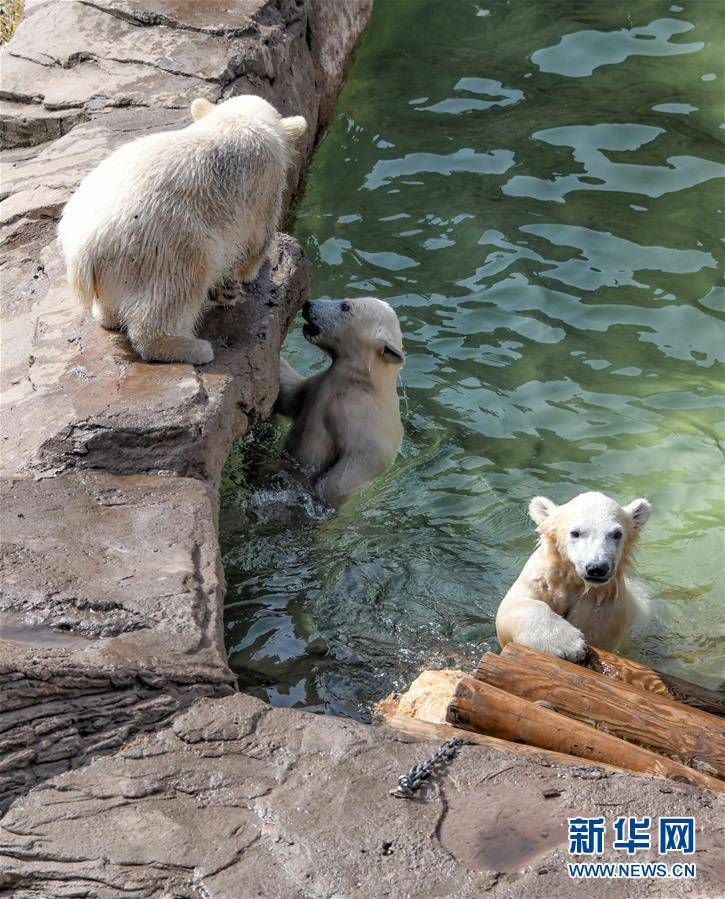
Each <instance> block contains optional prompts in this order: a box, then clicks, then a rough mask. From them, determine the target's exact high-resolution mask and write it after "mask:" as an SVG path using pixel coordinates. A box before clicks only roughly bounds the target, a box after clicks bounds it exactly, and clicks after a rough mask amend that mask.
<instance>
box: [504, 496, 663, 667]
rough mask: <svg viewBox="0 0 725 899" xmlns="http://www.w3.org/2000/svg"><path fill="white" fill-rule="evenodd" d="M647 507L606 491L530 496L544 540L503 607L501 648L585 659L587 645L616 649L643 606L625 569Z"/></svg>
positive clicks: (642, 601) (641, 595)
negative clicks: (557, 499)
mask: <svg viewBox="0 0 725 899" xmlns="http://www.w3.org/2000/svg"><path fill="white" fill-rule="evenodd" d="M650 510H651V506H650V504H649V503H648V502H647V500H646V499H635V500H634V501H633V502H631V503H630V504H629V505H628V506H624V507H622V506H620V505H619V504H618V503H616V502H615V501H614V500H613V499H610V498H609V497H608V496H605V495H604V494H603V493H582V494H580V495H579V496H577V497H575V498H574V499H573V500H571V501H570V502H568V503H566V504H565V505H563V506H556V505H554V503H553V502H552V501H551V500H550V499H547V498H546V497H544V496H537V497H535V498H534V499H532V500H531V503H530V504H529V515H530V516H531V518H532V519H533V520H534V521H535V522H536V524H537V525H538V528H537V530H538V532H539V545H538V547H537V549H536V551H535V552H534V554H533V555H532V556H531V557H530V558H529V561H528V562H527V563H526V565H525V566H524V569H523V571H522V572H521V574H520V575H519V578H518V580H517V581H516V583H515V584H514V585H513V587H511V589H510V590H509V592H508V593H507V594H506V596H505V598H504V599H503V601H502V603H501V605H500V606H499V609H498V613H497V615H496V634H497V636H498V640H499V643H500V644H501V646H502V647H503V646H505V645H506V644H507V643H509V642H512V641H513V642H514V643H522V644H523V645H525V646H530V647H531V648H532V649H538V650H540V651H542V652H548V653H551V654H552V655H555V656H561V657H562V658H564V659H569V660H570V661H579V660H580V659H582V658H584V656H585V654H586V643H591V644H592V645H594V646H598V647H600V648H602V649H612V648H614V646H616V644H617V643H618V642H619V641H620V640H621V638H622V637H623V636H624V635H625V633H626V632H627V631H628V630H629V628H630V627H631V626H632V624H633V623H634V621H635V619H636V618H638V617H639V616H640V614H642V613H644V612H645V611H646V598H645V596H644V595H643V593H642V592H641V591H638V590H637V588H636V586H635V585H634V584H632V583H631V582H630V581H628V580H627V578H626V577H625V572H626V570H627V568H628V566H629V564H630V562H631V558H632V552H633V550H634V546H635V544H636V542H637V538H638V536H639V531H640V529H641V528H642V527H643V526H644V524H645V522H646V521H647V519H648V518H649V514H650Z"/></svg>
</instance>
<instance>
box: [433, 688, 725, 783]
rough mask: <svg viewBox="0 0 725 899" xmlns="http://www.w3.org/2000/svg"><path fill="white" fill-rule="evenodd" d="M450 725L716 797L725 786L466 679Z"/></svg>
mask: <svg viewBox="0 0 725 899" xmlns="http://www.w3.org/2000/svg"><path fill="white" fill-rule="evenodd" d="M448 722H449V723H450V724H453V725H455V726H456V727H462V728H463V729H464V730H473V731H477V732H478V733H483V734H488V735H489V736H492V737H499V738H500V739H502V740H511V741H515V742H521V743H527V744H528V745H529V746H539V747H540V748H541V749H550V750H552V751H554V752H563V753H564V754H566V755H575V756H578V757H579V758H583V759H590V760H591V761H593V762H600V763H601V762H604V763H605V764H608V765H614V766H616V767H618V768H626V769H627V770H629V771H637V772H639V773H641V774H652V775H655V776H659V777H667V778H669V779H670V780H676V781H681V782H684V783H689V784H693V785H695V786H698V787H703V788H705V789H709V790H714V791H715V792H718V793H724V792H725V783H723V781H721V780H718V779H717V778H715V777H711V776H709V775H708V774H703V773H702V772H700V771H695V770H694V769H692V768H688V767H687V766H686V765H682V764H680V763H679V762H675V761H672V760H671V759H668V758H665V757H664V756H661V755H657V753H654V752H650V751H649V750H648V749H644V748H642V747H641V746H635V745H633V744H632V743H627V742H625V741H624V740H620V739H619V738H618V737H614V736H612V735H611V734H607V733H604V732H603V731H600V730H597V729H596V728H594V727H590V726H589V725H588V724H583V723H582V722H581V721H576V720H574V719H573V718H566V717H565V716H563V715H560V714H559V713H558V712H552V711H550V710H549V709H546V708H543V707H542V706H540V705H536V703H533V702H529V701H528V700H527V699H521V698H520V697H519V696H514V695H513V694H511V693H506V692H505V691H504V690H499V689H498V688H497V687H492V686H491V685H490V684H485V683H483V682H482V681H479V680H476V679H475V678H473V677H469V676H468V675H464V676H463V678H461V680H460V682H459V684H458V687H457V688H456V692H455V694H454V696H453V699H452V701H451V704H450V706H449V707H448Z"/></svg>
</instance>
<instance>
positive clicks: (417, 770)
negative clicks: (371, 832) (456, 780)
mask: <svg viewBox="0 0 725 899" xmlns="http://www.w3.org/2000/svg"><path fill="white" fill-rule="evenodd" d="M469 742H470V741H469V740H462V739H461V738H460V737H454V738H453V739H452V740H448V741H447V742H445V743H441V745H440V748H439V749H438V750H437V751H436V752H434V753H433V755H432V756H431V757H430V758H429V759H428V760H427V761H425V762H421V763H420V764H419V765H413V767H412V768H411V769H410V771H408V772H407V773H406V774H401V775H400V777H399V778H398V786H397V787H395V789H393V790H390V795H391V796H395V797H396V798H398V799H413V798H415V794H416V793H417V792H418V790H419V789H420V788H421V787H422V786H423V781H424V780H426V779H427V778H428V777H430V776H431V773H432V772H433V769H434V768H435V767H436V765H439V764H440V763H441V762H450V761H451V759H454V758H455V757H456V755H457V753H458V750H459V748H460V747H461V746H465V745H467V744H469Z"/></svg>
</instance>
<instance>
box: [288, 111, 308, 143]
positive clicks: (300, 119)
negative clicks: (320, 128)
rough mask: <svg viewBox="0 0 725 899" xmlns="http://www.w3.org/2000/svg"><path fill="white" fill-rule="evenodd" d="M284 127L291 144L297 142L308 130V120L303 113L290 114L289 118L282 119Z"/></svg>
mask: <svg viewBox="0 0 725 899" xmlns="http://www.w3.org/2000/svg"><path fill="white" fill-rule="evenodd" d="M282 127H283V128H284V130H285V131H286V132H287V140H288V141H289V142H290V143H291V144H296V143H297V141H298V140H299V139H300V138H301V137H302V135H303V134H304V133H305V132H306V131H307V120H306V119H305V117H304V116H301V115H293V116H289V118H286V119H282Z"/></svg>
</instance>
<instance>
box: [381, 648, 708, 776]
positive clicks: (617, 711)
mask: <svg viewBox="0 0 725 899" xmlns="http://www.w3.org/2000/svg"><path fill="white" fill-rule="evenodd" d="M585 665H586V666H587V667H584V666H583V665H575V664H573V663H571V662H566V661H563V660H562V659H558V658H556V657H554V656H550V655H547V654H545V653H540V652H536V651H535V650H533V649H529V648H528V647H525V646H520V645H518V644H514V643H509V644H508V645H507V646H506V647H505V648H504V650H503V652H502V653H501V655H495V654H494V653H486V655H485V656H484V657H483V658H482V659H481V661H480V663H479V665H478V669H477V670H476V672H475V674H474V675H473V676H470V675H467V674H464V673H463V672H461V671H425V672H423V674H422V675H421V676H420V677H419V678H418V679H417V680H416V681H415V682H414V683H413V684H412V685H411V687H410V689H409V690H408V691H407V692H406V693H405V694H403V695H402V696H399V695H393V696H391V697H388V698H387V699H386V700H385V701H384V702H383V703H382V704H381V711H382V713H383V714H384V715H385V717H386V718H387V720H388V723H389V724H390V725H392V726H393V727H396V728H398V729H400V730H404V731H406V732H408V733H414V734H417V735H419V736H421V737H425V736H428V737H429V738H438V737H440V738H442V739H449V738H450V737H452V736H464V737H465V738H466V739H468V740H470V741H471V742H475V743H479V744H481V745H485V746H488V747H489V748H491V749H495V750H496V749H501V750H506V751H508V752H515V753H517V754H519V755H527V756H534V757H537V758H538V759H539V760H541V761H546V762H548V763H555V764H559V765H562V764H565V765H572V764H576V765H581V764H597V765H600V766H604V767H607V768H615V769H617V770H625V771H636V772H640V773H645V774H652V775H657V776H660V777H667V778H669V779H670V780H677V781H682V782H684V783H689V784H693V785H696V786H699V787H704V788H707V789H711V790H714V791H716V792H719V793H725V717H723V716H725V698H724V697H723V696H721V695H720V694H718V693H714V692H712V691H709V690H706V689H704V688H703V687H699V686H697V685H695V684H689V683H688V682H687V681H683V680H680V679H679V678H674V677H671V676H669V675H665V674H662V673H660V672H657V671H653V670H652V669H651V668H647V667H646V666H645V665H641V664H639V663H635V662H630V661H628V660H627V659H623V658H621V657H619V656H616V655H614V654H613V653H609V652H605V651H604V650H600V649H596V648H595V647H590V648H589V654H588V657H587V660H586V663H585Z"/></svg>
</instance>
